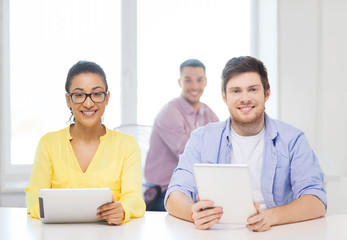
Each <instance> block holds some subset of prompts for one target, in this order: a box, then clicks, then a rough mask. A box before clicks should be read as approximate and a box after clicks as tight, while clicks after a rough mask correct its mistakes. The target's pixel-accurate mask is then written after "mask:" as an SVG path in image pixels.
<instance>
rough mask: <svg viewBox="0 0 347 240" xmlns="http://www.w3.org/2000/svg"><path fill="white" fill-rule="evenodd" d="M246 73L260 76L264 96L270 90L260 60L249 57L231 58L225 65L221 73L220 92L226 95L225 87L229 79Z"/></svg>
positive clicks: (264, 69)
mask: <svg viewBox="0 0 347 240" xmlns="http://www.w3.org/2000/svg"><path fill="white" fill-rule="evenodd" d="M246 72H255V73H258V74H259V75H260V79H261V84H262V85H263V88H264V94H266V91H267V90H269V89H270V84H269V80H268V77H267V70H266V67H265V66H264V64H263V63H262V62H261V61H260V60H258V59H256V58H254V57H250V56H241V57H236V58H232V59H230V60H229V61H228V62H227V63H226V64H225V67H224V69H223V72H222V92H223V93H224V94H226V86H227V84H228V82H229V80H230V79H231V78H233V77H235V76H237V75H239V74H241V73H246Z"/></svg>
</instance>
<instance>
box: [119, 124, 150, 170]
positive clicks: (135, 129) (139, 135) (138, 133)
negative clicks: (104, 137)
mask: <svg viewBox="0 0 347 240" xmlns="http://www.w3.org/2000/svg"><path fill="white" fill-rule="evenodd" d="M114 130H116V131H118V132H122V133H126V134H129V135H132V136H134V137H135V138H136V140H137V142H138V144H139V146H140V150H141V159H142V169H144V164H145V161H146V157H147V153H148V150H149V140H150V138H151V133H152V126H150V125H137V124H125V125H120V126H118V127H116V128H115V129H114Z"/></svg>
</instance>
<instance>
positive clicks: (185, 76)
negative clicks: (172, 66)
mask: <svg viewBox="0 0 347 240" xmlns="http://www.w3.org/2000/svg"><path fill="white" fill-rule="evenodd" d="M178 84H179V86H180V87H181V88H182V96H183V97H184V98H185V99H186V100H187V101H188V102H189V104H190V105H191V106H192V107H193V108H194V109H195V110H198V109H199V107H200V97H201V95H202V94H203V92H204V89H205V87H206V84H207V79H206V75H205V71H204V69H203V68H202V67H184V68H183V69H182V72H181V77H180V79H178Z"/></svg>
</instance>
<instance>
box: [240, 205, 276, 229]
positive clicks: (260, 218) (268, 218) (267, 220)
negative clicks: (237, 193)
mask: <svg viewBox="0 0 347 240" xmlns="http://www.w3.org/2000/svg"><path fill="white" fill-rule="evenodd" d="M254 206H255V209H256V210H257V213H256V214H255V215H253V216H251V217H249V218H248V219H247V222H248V223H249V224H247V226H246V227H247V228H248V229H250V230H252V231H254V232H264V231H267V230H269V229H270V227H271V226H272V225H273V224H274V216H273V214H272V212H271V209H267V210H264V211H262V210H260V206H259V204H257V203H254Z"/></svg>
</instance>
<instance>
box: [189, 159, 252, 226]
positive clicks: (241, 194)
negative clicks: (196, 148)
mask: <svg viewBox="0 0 347 240" xmlns="http://www.w3.org/2000/svg"><path fill="white" fill-rule="evenodd" d="M194 173H195V180H196V184H197V188H198V194H199V198H200V200H211V201H213V202H214V203H215V206H219V207H222V208H223V215H222V217H221V219H220V221H219V223H232V224H247V218H248V217H250V216H252V215H254V214H255V213H256V209H255V207H254V204H253V193H252V186H251V178H250V172H249V168H248V165H239V164H237V165H236V164H194Z"/></svg>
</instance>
